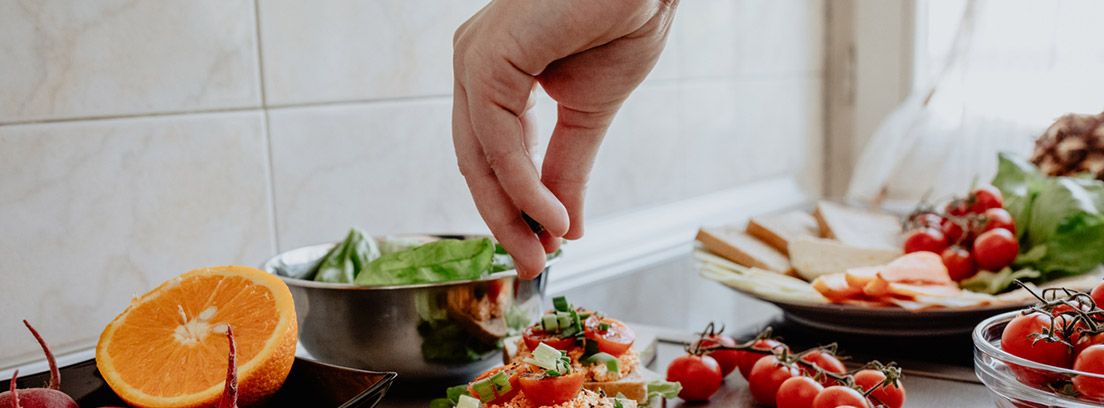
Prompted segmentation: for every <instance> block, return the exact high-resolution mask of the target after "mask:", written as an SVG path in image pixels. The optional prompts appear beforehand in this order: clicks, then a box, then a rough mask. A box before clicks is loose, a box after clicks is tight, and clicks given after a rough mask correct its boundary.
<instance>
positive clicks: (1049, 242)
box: [993, 154, 1104, 280]
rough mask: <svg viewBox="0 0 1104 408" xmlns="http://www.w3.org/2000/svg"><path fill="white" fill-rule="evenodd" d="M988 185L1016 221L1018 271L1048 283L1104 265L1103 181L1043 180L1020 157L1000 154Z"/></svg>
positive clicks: (1084, 179)
mask: <svg viewBox="0 0 1104 408" xmlns="http://www.w3.org/2000/svg"><path fill="white" fill-rule="evenodd" d="M993 185H994V186H995V187H997V188H998V189H1000V190H1001V193H1002V194H1003V195H1004V207H1005V209H1006V210H1008V212H1009V213H1010V214H1012V218H1013V219H1014V220H1015V222H1016V230H1017V231H1016V235H1017V237H1018V238H1019V241H1020V252H1021V254H1022V255H1021V256H1020V257H1018V258H1017V260H1016V263H1015V265H1016V266H1017V267H1020V268H1030V269H1034V270H1037V271H1039V272H1040V273H1041V276H1040V277H1039V278H1040V279H1041V280H1050V279H1054V278H1057V277H1061V276H1065V275H1073V274H1080V273H1084V272H1088V271H1090V270H1092V269H1093V268H1095V267H1096V266H1098V265H1100V264H1101V263H1104V250H1101V248H1104V182H1100V181H1098V180H1092V179H1088V178H1081V177H1047V176H1045V175H1043V174H1041V173H1039V172H1038V170H1036V169H1035V168H1034V167H1033V166H1032V165H1031V164H1030V163H1027V162H1026V161H1024V160H1023V159H1021V158H1018V157H1015V156H1011V155H1007V154H1001V155H1000V157H999V164H998V167H997V175H996V177H994V178H993Z"/></svg>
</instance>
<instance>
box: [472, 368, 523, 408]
mask: <svg viewBox="0 0 1104 408" xmlns="http://www.w3.org/2000/svg"><path fill="white" fill-rule="evenodd" d="M507 369H510V371H509V372H508V374H509V375H510V391H507V392H505V393H503V394H499V393H498V392H497V391H496V392H495V398H494V399H493V400H490V401H488V402H489V403H490V404H504V403H506V402H507V401H509V400H512V399H514V396H515V395H517V393H518V391H520V390H521V385H520V384H519V383H518V374H517V373H516V372H514V371H513V370H512V369H513V366H502V367H495V368H492V369H490V370H487V371H486V372H484V373H483V374H480V375H479V376H478V377H475V381H479V380H482V379H484V378H489V377H491V376H493V375H495V374H498V372H499V371H502V370H507ZM475 381H472V382H475ZM468 392H470V393H471V395H472V396H473V397H475V398H479V394H478V393H476V392H475V390H473V389H472V388H471V386H468Z"/></svg>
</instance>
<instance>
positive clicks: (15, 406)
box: [8, 369, 22, 408]
mask: <svg viewBox="0 0 1104 408" xmlns="http://www.w3.org/2000/svg"><path fill="white" fill-rule="evenodd" d="M18 379H19V370H18V369H17V370H15V372H13V373H12V380H11V383H9V384H8V392H9V393H11V400H12V408H22V407H20V406H19V390H18V389H16V388H15V380H18Z"/></svg>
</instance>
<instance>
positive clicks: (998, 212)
mask: <svg viewBox="0 0 1104 408" xmlns="http://www.w3.org/2000/svg"><path fill="white" fill-rule="evenodd" d="M982 216H984V217H985V218H984V223H985V224H984V225H983V226H982V231H989V230H993V229H997V228H1004V229H1006V230H1008V232H1011V233H1012V234H1013V235H1015V234H1016V223H1015V221H1012V214H1009V213H1008V210H1005V209H1003V208H990V209H988V210H985V213H983V214H982Z"/></svg>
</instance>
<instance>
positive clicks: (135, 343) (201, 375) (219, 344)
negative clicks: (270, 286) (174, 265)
mask: <svg viewBox="0 0 1104 408" xmlns="http://www.w3.org/2000/svg"><path fill="white" fill-rule="evenodd" d="M245 281H246V280H245V279H243V278H236V277H216V276H211V277H204V278H202V279H194V280H189V281H185V282H182V283H181V284H180V285H179V286H178V287H177V288H174V290H170V291H167V292H165V293H163V294H162V295H161V298H160V299H159V301H158V303H157V304H156V306H155V307H147V308H140V309H137V310H134V311H132V312H131V313H130V315H129V316H128V317H127V325H125V326H122V327H120V328H119V329H118V330H116V331H115V334H114V335H113V336H112V342H111V344H110V346H109V347H108V349H107V352H108V353H110V354H111V355H112V357H113V359H114V360H115V369H116V371H118V372H119V374H120V375H121V376H122V379H123V380H124V381H126V382H127V383H128V384H130V385H131V386H134V387H136V388H139V389H142V390H145V391H146V392H147V393H149V394H152V395H157V396H173V395H179V394H181V393H184V394H190V393H195V392H199V391H203V390H205V389H207V388H209V387H211V385H212V384H221V383H222V382H223V381H224V380H225V379H226V371H225V370H226V354H227V352H228V351H229V349H228V346H227V343H226V337H225V335H224V334H222V333H223V332H224V331H225V329H221V330H220V328H219V327H214V326H217V325H219V324H225V323H226V322H230V321H232V322H234V331H235V333H234V334H235V337H236V338H237V341H238V344H239V348H238V359H239V360H240V361H249V360H251V359H252V358H253V357H255V356H256V355H257V352H258V351H259V350H260V349H261V347H263V345H264V342H265V341H266V340H267V339H268V337H269V336H270V334H271V333H272V330H273V328H274V326H275V324H276V322H277V321H279V316H278V315H277V314H276V307H275V303H274V302H273V300H272V297H271V296H269V295H268V294H267V293H264V294H261V293H251V294H247V295H246V296H240V295H241V294H242V293H243V292H247V291H252V292H258V291H260V290H263V288H262V287H257V286H250V285H247V282H245ZM265 292H267V291H265ZM258 300H259V301H261V302H263V304H258V303H257V302H258ZM174 305H175V306H178V307H179V309H177V310H176V311H174V310H172V309H173V306H174ZM216 305H217V306H216ZM212 308H213V309H212ZM205 310H206V311H211V310H214V313H213V314H210V318H209V319H203V318H202V317H207V316H200V315H201V314H203V312H204V311H205ZM185 318H187V319H188V320H187V322H188V323H187V324H186V323H185ZM189 328H191V329H192V330H194V331H195V333H189V332H188V330H189ZM127 355H129V356H130V357H131V358H124V356H127ZM152 355H156V356H159V357H158V358H156V359H149V358H146V357H145V356H152ZM148 362H153V363H154V365H152V366H147V365H146V363H148Z"/></svg>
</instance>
